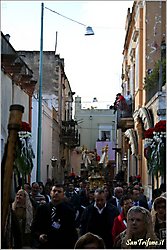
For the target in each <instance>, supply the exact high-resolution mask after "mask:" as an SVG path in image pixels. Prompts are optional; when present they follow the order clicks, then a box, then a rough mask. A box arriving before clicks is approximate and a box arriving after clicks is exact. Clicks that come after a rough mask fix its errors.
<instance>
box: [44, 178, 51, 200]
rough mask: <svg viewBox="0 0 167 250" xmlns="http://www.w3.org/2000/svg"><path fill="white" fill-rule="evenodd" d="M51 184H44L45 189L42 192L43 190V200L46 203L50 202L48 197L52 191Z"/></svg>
mask: <svg viewBox="0 0 167 250" xmlns="http://www.w3.org/2000/svg"><path fill="white" fill-rule="evenodd" d="M52 186H53V184H52V182H50V181H47V182H46V183H45V187H44V190H45V198H46V202H50V201H51V197H50V191H51V189H52Z"/></svg>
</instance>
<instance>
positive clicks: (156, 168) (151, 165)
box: [147, 138, 166, 176]
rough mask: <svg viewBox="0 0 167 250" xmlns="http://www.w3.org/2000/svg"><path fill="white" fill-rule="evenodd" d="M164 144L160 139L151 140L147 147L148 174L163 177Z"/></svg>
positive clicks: (164, 162)
mask: <svg viewBox="0 0 167 250" xmlns="http://www.w3.org/2000/svg"><path fill="white" fill-rule="evenodd" d="M165 146H166V142H165V141H164V139H163V140H162V138H158V139H156V140H154V139H153V143H152V144H151V145H150V146H149V147H148V157H147V167H148V173H149V174H151V173H152V174H153V175H155V176H157V174H159V175H160V176H164V174H165V168H166V147H165Z"/></svg>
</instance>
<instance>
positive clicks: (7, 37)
mask: <svg viewBox="0 0 167 250" xmlns="http://www.w3.org/2000/svg"><path fill="white" fill-rule="evenodd" d="M5 38H6V40H8V42H9V39H10V35H9V34H6V35H5Z"/></svg>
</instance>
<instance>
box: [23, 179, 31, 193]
mask: <svg viewBox="0 0 167 250" xmlns="http://www.w3.org/2000/svg"><path fill="white" fill-rule="evenodd" d="M24 190H25V191H26V192H27V193H28V194H29V195H30V193H31V185H30V183H28V182H26V183H24Z"/></svg>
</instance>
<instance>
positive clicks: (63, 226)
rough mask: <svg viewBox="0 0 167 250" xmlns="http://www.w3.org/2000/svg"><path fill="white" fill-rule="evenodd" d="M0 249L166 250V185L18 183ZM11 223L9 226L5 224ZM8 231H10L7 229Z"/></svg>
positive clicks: (138, 181) (137, 181) (82, 182)
mask: <svg viewBox="0 0 167 250" xmlns="http://www.w3.org/2000/svg"><path fill="white" fill-rule="evenodd" d="M10 218H11V224H10V227H9V228H8V229H6V240H5V241H4V242H3V243H2V244H3V247H2V248H19V249H20V248H43V249H91V248H94V249H100V248H101V249H104V248H106V249H147V248H148V249H154V248H157V249H158V248H159V249H166V187H165V185H164V184H163V183H162V184H161V186H160V188H158V189H154V190H153V194H152V199H151V200H149V199H148V198H147V197H146V196H145V195H144V188H143V187H142V184H141V182H140V180H138V179H136V180H135V181H134V182H132V183H125V182H122V183H120V182H117V183H115V184H114V186H113V187H112V188H111V186H110V185H109V184H107V183H104V185H103V186H102V187H98V186H95V187H94V188H90V183H89V182H88V181H87V180H82V181H80V183H74V182H69V183H67V184H64V185H62V184H58V183H56V184H55V183H52V181H51V180H48V181H47V182H46V184H45V185H44V184H43V183H42V182H34V183H32V184H31V185H30V184H29V183H25V184H24V186H23V187H18V190H17V193H16V196H15V199H14V200H13V201H12V203H11V215H10ZM8 226H9V225H8ZM9 231H10V232H9ZM9 242H10V246H9Z"/></svg>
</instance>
